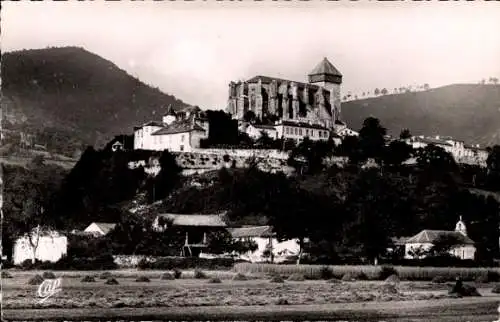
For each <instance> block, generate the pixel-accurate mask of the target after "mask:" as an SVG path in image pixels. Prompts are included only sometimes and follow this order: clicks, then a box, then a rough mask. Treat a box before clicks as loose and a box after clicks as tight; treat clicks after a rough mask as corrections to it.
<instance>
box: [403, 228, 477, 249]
mask: <svg viewBox="0 0 500 322" xmlns="http://www.w3.org/2000/svg"><path fill="white" fill-rule="evenodd" d="M440 237H453V238H456V239H457V240H458V241H459V243H460V244H461V245H472V244H474V241H473V240H472V239H470V238H469V237H467V236H465V235H463V234H461V233H460V232H457V231H453V230H427V229H426V230H422V231H421V232H419V233H418V234H416V235H415V236H413V237H410V238H408V239H407V240H406V244H414V243H415V244H425V243H430V244H432V243H434V242H435V241H436V240H438V238H440Z"/></svg>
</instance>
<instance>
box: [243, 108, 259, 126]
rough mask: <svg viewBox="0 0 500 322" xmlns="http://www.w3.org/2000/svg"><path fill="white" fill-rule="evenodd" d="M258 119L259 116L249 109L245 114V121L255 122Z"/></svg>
mask: <svg viewBox="0 0 500 322" xmlns="http://www.w3.org/2000/svg"><path fill="white" fill-rule="evenodd" d="M256 119H257V116H256V115H255V113H254V112H253V111H247V112H246V113H245V115H243V120H244V121H245V122H249V123H253V122H255V120H256Z"/></svg>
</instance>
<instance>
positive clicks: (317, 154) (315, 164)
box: [288, 137, 335, 174]
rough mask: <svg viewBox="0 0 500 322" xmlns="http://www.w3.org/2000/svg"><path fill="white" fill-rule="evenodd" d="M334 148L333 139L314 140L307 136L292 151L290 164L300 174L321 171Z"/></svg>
mask: <svg viewBox="0 0 500 322" xmlns="http://www.w3.org/2000/svg"><path fill="white" fill-rule="evenodd" d="M334 148H335V144H334V142H333V141H332V140H328V141H326V142H325V141H316V142H313V141H311V140H310V139H309V138H308V137H306V138H304V140H302V142H300V144H299V145H298V146H297V147H295V148H294V149H293V150H292V151H291V153H290V156H289V158H288V164H289V165H290V166H293V167H294V168H295V170H296V171H297V172H299V173H300V174H306V173H307V174H312V173H316V172H319V171H321V170H323V168H324V164H323V161H324V159H325V157H326V156H327V155H329V154H332V153H333V149H334Z"/></svg>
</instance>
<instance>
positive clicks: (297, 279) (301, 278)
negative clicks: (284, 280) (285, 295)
mask: <svg viewBox="0 0 500 322" xmlns="http://www.w3.org/2000/svg"><path fill="white" fill-rule="evenodd" d="M288 280H289V281H295V282H302V281H304V280H305V277H304V275H302V274H299V273H295V274H292V275H290V276H289V277H288Z"/></svg>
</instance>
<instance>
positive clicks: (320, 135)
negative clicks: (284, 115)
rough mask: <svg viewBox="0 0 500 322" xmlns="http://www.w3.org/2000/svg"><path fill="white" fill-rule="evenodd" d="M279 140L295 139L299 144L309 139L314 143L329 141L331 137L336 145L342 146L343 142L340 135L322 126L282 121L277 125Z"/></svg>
mask: <svg viewBox="0 0 500 322" xmlns="http://www.w3.org/2000/svg"><path fill="white" fill-rule="evenodd" d="M275 128H276V131H277V137H278V138H284V139H294V140H296V141H298V142H300V141H302V140H303V139H304V138H305V137H308V138H309V139H310V140H312V141H320V140H321V141H327V140H328V139H329V138H330V137H332V139H333V140H334V142H335V144H340V142H341V140H340V137H339V136H338V135H336V134H335V133H333V132H332V131H331V130H330V129H328V128H326V127H324V126H323V125H320V124H313V123H305V122H291V121H281V122H280V123H278V124H276V125H275Z"/></svg>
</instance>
